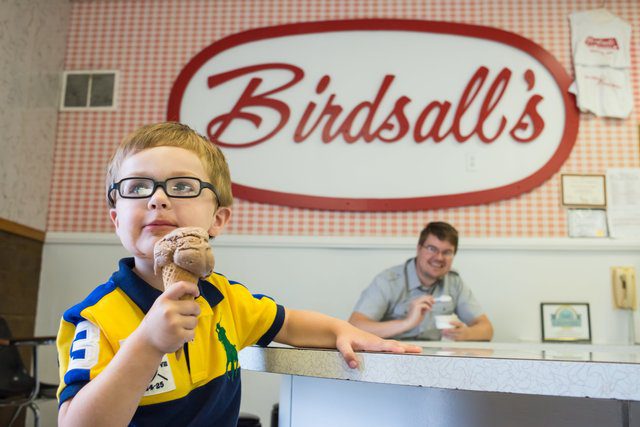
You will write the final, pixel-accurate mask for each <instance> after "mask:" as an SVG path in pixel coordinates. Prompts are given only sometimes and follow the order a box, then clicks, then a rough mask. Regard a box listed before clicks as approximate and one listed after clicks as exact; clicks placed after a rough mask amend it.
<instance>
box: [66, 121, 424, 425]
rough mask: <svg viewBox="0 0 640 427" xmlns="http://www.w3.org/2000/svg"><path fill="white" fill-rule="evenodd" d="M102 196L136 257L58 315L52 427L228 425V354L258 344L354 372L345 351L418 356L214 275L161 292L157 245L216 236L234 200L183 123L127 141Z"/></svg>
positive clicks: (236, 384) (220, 159)
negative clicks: (290, 349) (276, 345)
mask: <svg viewBox="0 0 640 427" xmlns="http://www.w3.org/2000/svg"><path fill="white" fill-rule="evenodd" d="M107 198H108V201H109V206H110V208H111V209H110V217H111V220H112V221H113V224H114V225H115V229H116V234H117V235H118V237H119V238H120V240H121V242H122V244H123V246H124V247H125V248H126V249H127V250H128V251H129V252H130V253H131V255H133V257H132V258H125V259H122V260H121V261H120V265H119V270H118V271H117V272H115V273H113V275H112V276H111V278H110V279H109V280H108V281H107V282H106V283H105V284H103V285H101V286H99V287H98V288H96V289H95V290H94V291H93V292H92V293H91V294H90V295H89V296H88V297H87V298H86V299H85V300H84V301H83V302H81V303H80V304H78V305H76V306H74V307H72V308H70V309H69V310H67V311H66V312H65V313H64V315H63V319H62V321H61V325H60V332H59V334H58V354H59V360H60V377H61V381H60V389H59V390H58V399H59V402H60V412H59V417H58V421H59V424H60V425H61V426H66V425H89V424H91V425H92V426H93V427H96V426H98V425H105V426H119V425H126V424H129V423H131V424H132V425H153V426H154V427H157V426H164V425H166V426H187V425H190V426H204V425H207V426H233V427H235V425H236V423H237V418H238V412H239V408H240V375H239V371H238V363H237V360H238V359H237V352H238V351H240V350H241V349H242V348H244V347H246V346H250V345H253V344H256V343H257V344H259V345H262V346H266V345H268V344H269V343H270V342H271V341H272V340H275V341H277V342H281V343H285V344H290V345H294V346H301V347H335V348H337V349H338V350H339V351H340V352H341V353H342V355H343V357H344V359H345V361H346V362H347V364H348V365H349V366H350V367H351V368H356V367H357V366H358V361H357V358H356V355H355V353H354V350H373V351H391V352H397V353H403V352H419V351H420V349H419V347H415V346H409V345H404V344H400V343H398V342H395V341H387V340H383V339H380V338H378V337H376V336H374V335H372V334H369V333H367V332H364V331H361V330H359V329H357V328H355V327H353V326H351V325H350V324H348V323H347V322H344V321H341V320H338V319H334V318H331V317H328V316H325V315H322V314H320V313H315V312H309V311H299V310H290V309H285V308H284V307H282V306H280V305H277V304H276V303H275V302H274V301H273V300H271V299H269V298H266V297H262V296H252V295H251V294H250V292H249V291H248V290H247V289H246V288H245V287H244V286H242V285H241V284H238V283H236V282H233V281H231V280H228V279H227V278H226V277H224V276H223V275H221V274H218V273H213V274H211V276H209V277H208V278H207V279H206V280H200V281H199V283H198V284H197V285H196V284H193V283H188V282H178V283H176V284H175V285H173V286H171V287H169V288H168V289H167V290H166V291H163V289H164V288H163V283H162V277H161V274H156V273H155V272H154V268H153V264H154V259H153V252H154V251H153V249H154V245H155V243H156V241H158V240H159V239H160V238H162V237H163V236H164V235H165V234H167V233H169V232H170V231H172V230H174V229H175V228H177V227H187V226H189V227H201V228H203V229H205V230H207V231H208V233H209V235H210V236H212V237H215V236H217V235H219V234H220V232H221V231H222V229H223V228H224V226H225V225H226V224H227V222H228V221H229V218H230V216H231V204H232V201H233V198H232V195H231V182H230V177H229V169H228V166H227V164H226V161H225V159H224V156H223V155H222V153H221V152H220V150H219V149H218V148H217V147H216V146H215V145H213V144H211V143H210V142H209V141H207V140H206V139H205V138H204V137H202V136H200V135H198V134H197V133H196V132H194V131H193V130H192V129H190V128H189V127H187V126H185V125H182V124H178V123H160V124H155V125H149V126H145V127H142V128H141V129H139V130H137V131H136V132H134V133H133V134H131V135H129V136H128V137H127V138H125V139H124V141H123V142H122V144H121V145H120V146H119V148H118V149H117V151H116V153H115V154H114V156H113V158H112V159H111V162H110V164H109V167H108V172H107ZM194 297H195V299H194ZM178 349H181V351H177V350H178Z"/></svg>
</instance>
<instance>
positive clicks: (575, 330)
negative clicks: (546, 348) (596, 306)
mask: <svg viewBox="0 0 640 427" xmlns="http://www.w3.org/2000/svg"><path fill="white" fill-rule="evenodd" d="M540 316H541V321H542V341H545V342H582V343H584V342H591V320H590V319H589V304H588V303H586V302H553V303H552V302H543V303H541V304H540Z"/></svg>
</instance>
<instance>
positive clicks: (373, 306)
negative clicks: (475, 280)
mask: <svg viewBox="0 0 640 427" xmlns="http://www.w3.org/2000/svg"><path fill="white" fill-rule="evenodd" d="M430 293H431V294H432V295H433V296H434V297H439V296H442V295H450V296H451V299H452V301H450V302H437V303H435V304H434V305H433V308H432V310H431V311H429V312H427V314H426V315H425V317H424V319H423V320H422V322H421V323H420V324H419V325H418V326H417V327H415V328H413V329H410V330H408V331H406V332H404V333H402V334H400V335H398V336H397V337H394V338H397V339H414V340H439V339H440V338H441V334H440V331H439V330H438V329H436V324H435V318H434V316H435V315H440V314H452V313H456V314H457V315H458V317H459V318H460V320H462V321H463V322H464V323H467V324H469V323H470V322H472V321H473V320H474V319H475V318H477V317H478V316H480V315H481V314H483V311H482V308H481V307H480V304H479V303H478V301H476V299H475V297H474V296H473V293H472V292H471V289H469V288H468V287H467V286H466V285H465V284H464V282H463V281H462V279H461V278H460V276H459V275H458V273H456V272H455V271H450V272H449V273H447V274H446V275H445V276H444V277H443V278H442V279H440V280H438V281H437V282H436V283H434V284H433V286H431V287H430V288H424V287H423V286H422V285H421V283H420V280H419V279H418V274H417V273H416V260H415V258H413V259H410V260H408V261H407V262H406V263H404V264H401V265H397V266H395V267H391V268H389V269H387V270H385V271H383V272H382V273H380V274H378V275H377V276H376V277H375V278H374V279H373V282H371V284H370V285H369V287H368V288H367V289H365V290H364V291H363V292H362V294H361V295H360V299H359V300H358V302H357V303H356V306H355V308H354V309H353V311H357V312H360V313H362V314H364V315H365V316H367V317H369V318H371V319H372V320H376V321H385V320H395V319H404V318H405V317H407V313H408V312H409V304H410V303H411V301H412V300H413V299H415V298H417V297H419V296H421V295H425V294H427V295H428V294H430Z"/></svg>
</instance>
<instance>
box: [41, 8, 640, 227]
mask: <svg viewBox="0 0 640 427" xmlns="http://www.w3.org/2000/svg"><path fill="white" fill-rule="evenodd" d="M600 3H601V2H600V1H599V0H574V1H562V2H556V1H550V0H547V1H542V2H540V1H537V2H528V1H525V2H522V1H515V0H493V1H474V0H458V1H453V2H452V1H448V0H429V1H427V0H423V1H417V0H415V1H412V0H405V1H358V2H355V1H353V2H349V1H336V0H315V1H307V2H300V1H297V0H268V1H264V0H259V1H232V0H220V1H214V2H204V1H191V0H186V1H177V0H168V1H162V2H157V1H149V0H147V1H144V0H143V1H135V2H134V1H84V2H77V3H74V7H73V10H72V16H71V27H70V33H69V44H68V48H67V58H66V62H65V68H66V69H68V70H74V69H75V70H78V69H93V68H97V69H116V70H119V71H120V77H121V85H120V88H119V91H118V100H119V101H118V102H119V105H118V109H117V111H114V112H104V113H97V112H96V113H82V112H61V113H60V121H59V131H58V136H57V143H56V153H55V167H54V174H53V185H54V187H60V186H62V187H64V188H69V189H70V190H71V191H69V192H64V193H63V192H54V193H53V194H52V199H51V203H50V206H49V208H50V212H49V219H48V223H47V230H48V231H56V232H58V231H60V232H110V231H111V224H110V222H109V219H108V215H107V212H106V206H105V203H104V195H103V194H102V192H101V191H99V189H101V188H102V185H103V182H102V181H103V175H104V167H105V165H106V162H107V160H108V158H109V156H110V154H111V153H112V152H113V150H114V148H115V146H116V145H117V144H118V142H119V141H120V140H121V139H122V137H123V136H124V135H125V134H127V133H129V132H131V131H132V130H133V129H135V128H136V127H138V126H140V125H142V124H145V123H150V122H156V121H161V120H164V119H165V117H166V108H167V101H168V96H169V91H170V89H171V87H172V85H173V82H174V80H175V78H176V77H177V75H178V73H179V72H180V70H181V69H182V67H183V66H184V65H186V64H187V62H188V61H189V60H190V59H191V58H192V57H193V56H194V55H196V54H197V53H198V52H200V51H201V50H202V49H203V48H205V47H206V46H208V45H210V44H211V43H213V42H214V41H216V40H219V39H221V38H223V37H225V36H227V35H230V34H235V33H238V32H240V31H243V30H248V29H252V28H257V27H264V26H270V25H277V24H284V23H293V22H301V21H317V20H329V19H350V18H373V17H385V18H405V19H423V20H447V21H454V22H462V23H469V24H478V25H486V26H494V27H498V28H501V29H504V30H507V31H512V32H515V33H518V34H519V35H521V36H523V37H526V38H529V39H531V40H533V41H534V42H536V43H538V44H539V45H541V46H542V47H543V48H545V49H546V50H548V51H549V52H550V53H551V54H552V55H554V56H555V57H556V58H557V59H558V61H559V62H560V63H561V64H562V65H563V66H564V68H565V69H566V70H567V71H568V72H569V73H570V74H571V71H572V65H571V48H570V35H569V25H568V20H567V16H568V14H569V13H571V12H574V11H579V10H585V9H590V8H594V7H597V6H598V5H600ZM607 8H608V9H610V10H611V11H612V12H613V13H615V14H617V15H618V16H620V17H622V18H623V19H625V20H627V21H628V22H630V23H631V24H632V25H633V26H634V27H637V26H638V23H639V22H640V4H638V2H636V1H634V0H617V1H609V2H607ZM631 46H632V52H631V54H632V64H633V68H632V72H631V77H632V85H633V88H634V90H635V91H636V92H637V87H638V78H639V74H638V69H637V67H636V65H637V58H638V55H637V53H638V49H639V48H640V34H639V33H638V32H637V31H635V32H633V40H632V44H631ZM408 54H412V53H411V52H408ZM638 100H639V98H638V97H636V105H637V103H638ZM637 111H638V108H636V113H634V115H632V117H630V118H629V119H628V120H614V119H596V118H594V117H593V116H591V115H582V116H581V118H580V131H579V135H578V140H577V142H576V145H575V147H574V149H573V152H572V153H571V155H570V157H569V159H568V161H567V162H566V163H565V164H564V165H563V166H562V169H561V172H563V173H566V172H574V173H603V172H604V171H605V170H606V169H607V168H611V167H638V166H640V153H639V151H638V132H637ZM336 143H341V142H336ZM231 173H232V177H233V171H231ZM446 173H447V172H446V171H442V176H443V179H445V178H446ZM78 176H82V177H83V180H82V181H78V180H77V179H76V177H78ZM297 178H300V179H304V177H297ZM399 185H401V184H400V183H399ZM87 187H89V188H92V189H95V191H84V189H85V188H87ZM559 190H560V178H559V174H556V175H555V176H554V177H553V178H552V179H550V180H549V181H547V182H546V183H545V184H543V185H542V186H541V187H539V188H537V189H535V190H533V191H531V192H530V193H528V194H523V195H521V196H518V197H516V198H513V199H510V200H504V201H500V202H497V203H492V204H488V205H482V206H469V207H462V208H455V209H448V210H432V211H417V212H390V213H374V212H361V213H345V212H336V211H321V210H309V209H295V208H286V207H280V206H275V205H269V204H260V203H252V202H247V201H244V200H236V203H235V206H234V216H233V219H232V221H231V223H230V225H229V229H228V232H229V233H231V234H250V235H258V234H262V235H274V234H275V235H309V236H317V235H327V236H329V235H333V236H414V235H416V234H417V233H418V232H419V230H420V229H421V227H422V226H423V225H424V223H425V222H426V221H427V220H430V219H436V218H437V219H443V220H447V221H450V222H452V223H453V224H455V225H456V226H457V227H458V228H459V229H460V231H461V232H462V234H463V235H464V236H469V237H562V236H565V235H566V218H565V211H564V209H563V208H561V207H560V205H559Z"/></svg>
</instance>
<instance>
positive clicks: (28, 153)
mask: <svg viewBox="0 0 640 427" xmlns="http://www.w3.org/2000/svg"><path fill="white" fill-rule="evenodd" d="M70 10H71V6H70V3H69V0H54V1H51V0H31V1H26V2H25V1H21V0H9V1H3V2H2V3H0V16H2V19H1V20H0V52H2V61H1V62H0V99H2V103H0V129H2V133H1V134H0V152H2V156H0V218H4V219H7V220H10V221H13V222H17V223H19V224H23V225H26V226H29V227H32V228H35V229H37V230H44V229H45V225H46V219H47V208H48V202H49V192H50V190H51V187H50V183H51V173H52V170H53V162H52V159H53V147H54V142H55V136H56V126H57V119H58V100H59V92H60V82H61V79H60V71H61V70H62V67H63V62H64V52H65V47H66V44H65V43H66V35H67V24H68V20H69V12H70ZM58 191H59V190H58Z"/></svg>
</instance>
